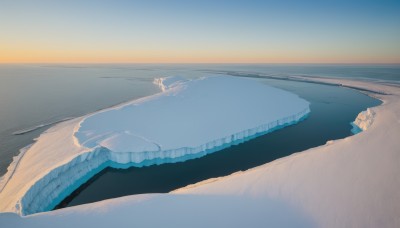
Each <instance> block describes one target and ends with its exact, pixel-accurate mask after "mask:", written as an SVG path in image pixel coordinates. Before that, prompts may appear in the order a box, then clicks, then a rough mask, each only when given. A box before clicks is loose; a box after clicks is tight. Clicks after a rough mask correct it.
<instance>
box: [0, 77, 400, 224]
mask: <svg viewBox="0 0 400 228" xmlns="http://www.w3.org/2000/svg"><path fill="white" fill-rule="evenodd" d="M307 80H310V79H307ZM315 80H316V81H323V82H328V83H336V84H341V85H343V86H351V87H359V88H363V89H368V90H375V91H380V92H386V93H388V94H390V95H380V94H375V95H374V96H376V97H377V98H379V99H381V100H383V101H384V103H383V104H382V105H380V106H378V107H374V108H371V111H373V112H374V113H375V114H374V115H373V116H372V117H373V122H372V124H371V125H370V126H369V128H368V130H367V131H363V132H362V133H360V134H357V135H354V136H351V137H348V138H345V139H340V140H335V141H330V142H329V143H327V144H326V145H324V146H320V147H317V148H312V149H309V150H307V151H304V152H301V153H297V154H293V155H291V156H288V157H285V158H282V159H279V160H276V161H273V162H271V163H268V164H265V165H262V166H259V167H256V168H253V169H251V170H248V171H245V172H238V173H235V174H232V175H230V176H227V177H221V178H214V179H211V180H206V181H203V182H200V183H197V184H194V185H191V186H188V187H186V188H182V189H178V190H176V191H174V192H172V193H169V194H145V195H137V196H128V197H122V198H119V199H113V200H107V201H102V202H97V203H93V204H88V205H81V206H77V207H71V208H66V209H62V210H58V211H52V212H46V213H40V214H35V215H31V216H26V217H19V216H18V215H15V214H0V223H1V224H5V225H8V226H10V227H11V226H12V227H74V226H75V227H76V226H86V227H92V226H93V227H107V226H110V225H114V226H134V225H137V226H139V227H160V226H162V227H268V225H271V227H285V226H291V227H312V226H317V227H400V191H399V189H400V168H399V167H400V149H399V148H400V140H399V135H400V89H399V88H395V87H390V86H385V85H378V84H371V83H367V82H358V81H347V80H336V79H335V80H333V79H332V80H331V79H315ZM276 224H278V225H276Z"/></svg>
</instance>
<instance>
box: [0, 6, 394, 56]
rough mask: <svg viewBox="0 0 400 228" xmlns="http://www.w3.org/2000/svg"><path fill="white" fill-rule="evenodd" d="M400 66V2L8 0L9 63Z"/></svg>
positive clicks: (3, 14) (0, 42)
mask: <svg viewBox="0 0 400 228" xmlns="http://www.w3.org/2000/svg"><path fill="white" fill-rule="evenodd" d="M39 62H46V63H52V62H64V63H117V62H121V63H143V62H146V63H400V0H395V1H389V0H376V1H368V0H364V1H362V0H360V1H341V0H337V1H286V0H281V1H268V0H264V1H251V0H247V1H242V0H236V1H235V0H232V1H218V0H215V1H211V0H204V1H177V0H163V1H161V0H159V1H152V0H147V1H145V0H143V1H118V0H116V1H111V0H109V1H105V0H99V1H84V0H82V1H74V0H70V1H68V0H64V1H57V0H51V1H50V0H49V1H44V0H43V1H41V0H37V1H32V0H26V1H21V0H3V1H1V2H0V63H39Z"/></svg>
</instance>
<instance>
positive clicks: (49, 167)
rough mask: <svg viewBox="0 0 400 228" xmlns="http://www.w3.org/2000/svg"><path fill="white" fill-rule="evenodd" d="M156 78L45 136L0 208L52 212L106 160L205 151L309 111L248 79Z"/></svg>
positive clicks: (156, 160)
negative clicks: (149, 88)
mask: <svg viewBox="0 0 400 228" xmlns="http://www.w3.org/2000/svg"><path fill="white" fill-rule="evenodd" d="M155 83H156V84H157V85H159V86H160V88H161V90H162V91H163V92H161V93H159V94H156V95H153V96H149V97H146V98H143V99H139V100H135V101H132V102H128V103H125V104H123V105H120V106H118V107H114V108H109V109H106V110H102V111H99V112H96V113H93V114H90V115H87V116H84V117H81V118H78V119H74V120H71V121H67V122H66V123H62V124H59V125H56V126H55V127H53V128H50V129H49V130H48V131H47V132H46V133H44V134H43V135H42V136H40V137H39V139H38V140H37V142H36V143H35V144H33V145H32V147H30V148H29V149H28V150H27V151H26V152H25V155H24V158H21V159H22V160H21V161H20V162H19V165H18V169H17V170H14V171H13V172H14V174H13V175H12V176H11V177H10V179H9V180H10V181H9V183H7V185H6V186H4V189H3V191H2V192H1V193H0V202H2V203H1V204H0V211H12V212H18V213H20V214H24V215H27V214H32V213H37V212H41V211H46V210H49V209H51V208H52V207H54V206H55V205H56V204H57V203H59V202H60V201H61V200H62V199H63V198H64V197H65V196H67V195H69V194H70V193H71V192H72V191H73V190H74V189H76V188H77V187H78V186H79V185H81V184H82V183H84V182H85V181H87V180H88V179H89V178H90V177H92V176H93V175H94V174H96V173H97V172H99V171H100V170H101V169H103V168H104V167H107V166H114V167H123V168H124V167H129V166H138V167H141V166H145V165H152V164H162V163H168V162H181V161H185V160H187V159H191V158H197V157H201V156H204V155H206V154H209V153H212V152H215V151H218V150H221V149H223V148H226V147H228V146H231V145H233V144H237V143H240V142H243V141H246V140H249V139H251V138H254V137H257V136H259V135H262V134H266V133H268V132H270V131H273V130H276V129H279V128H282V127H284V126H287V125H290V124H295V123H297V122H298V121H300V120H302V119H303V118H304V117H305V116H306V115H307V114H308V113H309V112H310V109H309V103H308V102H307V101H305V100H303V99H301V98H299V97H298V96H297V95H295V94H292V93H289V92H286V91H283V90H280V89H276V88H273V87H270V86H267V85H265V84H262V83H260V82H257V81H254V80H249V79H243V78H235V77H226V76H218V77H216V76H213V77H205V78H200V79H196V80H185V79H182V78H177V77H171V78H161V79H156V80H155ZM25 157H29V158H27V159H25ZM15 179H17V181H16V180H15ZM13 191H14V192H13Z"/></svg>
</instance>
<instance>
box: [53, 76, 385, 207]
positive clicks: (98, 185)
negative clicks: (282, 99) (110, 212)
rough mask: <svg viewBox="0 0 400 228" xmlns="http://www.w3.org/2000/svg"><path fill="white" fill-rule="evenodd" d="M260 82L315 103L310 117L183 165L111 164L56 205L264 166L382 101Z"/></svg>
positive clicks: (339, 129)
mask: <svg viewBox="0 0 400 228" xmlns="http://www.w3.org/2000/svg"><path fill="white" fill-rule="evenodd" d="M260 81H262V82H264V83H266V84H270V85H273V86H276V87H279V88H283V89H285V90H288V91H292V92H294V93H296V94H298V95H300V96H301V97H303V98H305V99H306V100H308V101H310V102H311V114H310V116H309V118H308V119H306V120H305V121H303V122H301V123H299V124H296V125H293V126H289V127H286V128H284V129H282V130H279V131H276V132H273V133H270V134H267V135H264V136H261V137H259V138H256V139H253V140H251V141H248V142H245V143H243V144H240V145H237V146H233V147H230V148H227V149H224V150H222V151H219V152H216V153H214V154H211V155H207V156H205V157H202V158H199V159H194V160H190V161H186V162H183V163H174V164H163V165H158V166H149V167H144V168H133V167H132V168H129V169H114V168H106V169H105V170H103V171H102V172H101V173H99V174H97V175H96V176H95V177H93V178H92V179H91V180H89V181H88V182H87V183H86V184H84V185H83V186H81V187H80V188H79V189H77V190H76V191H75V192H74V193H73V194H71V195H70V196H69V197H68V198H66V199H65V200H64V201H63V202H62V203H60V205H58V207H57V208H62V207H68V206H74V205H79V204H84V203H90V202H96V201H99V200H104V199H109V198H115V197H120V196H125V195H132V194H141V193H156V192H158V193H159V192H169V191H171V190H174V189H177V188H179V187H184V186H186V185H188V184H193V183H196V182H198V181H201V180H205V179H208V178H213V177H219V176H225V175H229V174H231V173H233V172H236V171H240V170H246V169H249V168H252V167H255V166H259V165H262V164H265V163H267V162H270V161H273V160H275V159H278V158H281V157H284V156H287V155H290V154H292V153H294V152H299V151H302V150H305V149H308V148H311V147H315V146H319V145H323V144H325V143H326V141H327V140H331V139H339V138H344V137H346V136H349V135H351V132H350V130H351V126H350V124H349V123H350V122H351V121H353V120H354V118H355V117H356V116H357V114H358V113H359V112H361V111H362V110H365V109H366V108H367V107H372V106H376V105H379V104H380V101H378V100H375V99H372V98H370V97H368V96H366V95H364V94H361V93H359V92H357V91H354V90H350V89H345V88H340V87H334V86H326V85H317V84H310V83H299V82H290V81H277V80H270V79H261V80H260ZM210 111H212V110H210ZM244 111H246V110H244ZM247 111H251V110H247ZM227 115H229V114H227ZM216 127H218V126H216Z"/></svg>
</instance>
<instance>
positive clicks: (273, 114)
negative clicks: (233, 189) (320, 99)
mask: <svg viewBox="0 0 400 228" xmlns="http://www.w3.org/2000/svg"><path fill="white" fill-rule="evenodd" d="M155 83H156V84H158V85H159V86H160V87H161V88H162V90H163V91H164V92H163V93H161V94H158V95H156V96H153V97H151V98H149V99H147V100H145V101H144V102H135V103H132V104H129V105H126V106H123V107H120V108H118V109H113V110H109V111H106V112H101V113H97V114H95V115H92V116H90V117H88V118H86V119H85V120H83V121H82V122H81V123H80V128H79V130H78V131H77V132H75V137H76V138H77V139H78V141H79V143H80V144H81V145H82V146H84V147H87V148H96V147H102V148H106V149H108V150H110V151H111V152H112V153H111V154H110V156H111V160H112V161H114V162H117V163H122V164H124V163H135V164H138V165H140V164H141V163H143V162H146V161H151V160H157V159H158V160H159V159H167V160H169V161H173V159H179V158H181V157H184V156H187V155H193V154H198V153H203V152H204V151H207V150H212V149H214V148H218V147H221V146H224V145H228V144H230V143H232V142H235V141H237V140H242V139H246V138H248V137H251V136H254V135H257V134H259V133H263V132H268V131H269V130H271V129H274V128H276V127H279V126H283V125H286V124H289V123H295V122H297V121H299V120H300V119H301V118H302V117H303V116H304V115H306V114H307V113H308V112H309V104H308V102H307V101H305V100H303V99H301V98H299V97H298V96H297V95H295V94H292V93H288V92H286V91H283V90H280V89H276V88H273V87H269V86H267V85H264V84H261V83H259V82H256V81H252V80H243V79H238V78H232V77H223V76H220V77H208V78H201V79H197V80H191V81H186V80H184V79H182V78H176V77H168V78H162V79H156V80H155Z"/></svg>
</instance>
